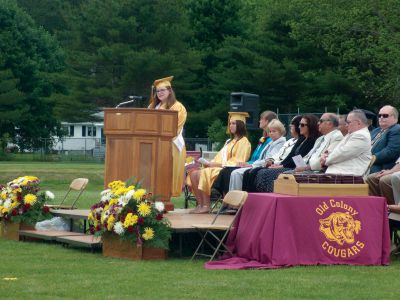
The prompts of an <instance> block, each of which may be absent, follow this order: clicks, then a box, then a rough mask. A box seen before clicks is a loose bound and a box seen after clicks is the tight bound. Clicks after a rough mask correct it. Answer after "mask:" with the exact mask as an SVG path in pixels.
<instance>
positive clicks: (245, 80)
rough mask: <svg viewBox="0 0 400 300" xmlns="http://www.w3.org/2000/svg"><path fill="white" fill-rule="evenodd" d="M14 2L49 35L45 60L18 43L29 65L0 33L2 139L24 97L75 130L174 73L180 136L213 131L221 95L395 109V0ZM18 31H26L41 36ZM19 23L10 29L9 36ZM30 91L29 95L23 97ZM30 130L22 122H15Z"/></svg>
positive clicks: (285, 105)
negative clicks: (182, 113)
mask: <svg viewBox="0 0 400 300" xmlns="http://www.w3.org/2000/svg"><path fill="white" fill-rule="evenodd" d="M4 3H6V4H4ZM11 3H12V2H11V1H3V4H2V6H3V7H12V9H13V10H17V11H18V14H21V13H22V11H21V10H18V9H17V7H16V6H15V5H12V4H11ZM17 3H18V5H19V6H21V7H23V8H24V9H25V12H26V13H29V14H30V16H31V17H32V18H33V19H35V21H36V23H37V24H39V25H41V26H43V27H44V28H45V29H46V30H47V31H49V32H50V33H51V34H52V35H53V36H50V35H48V34H44V35H45V36H46V38H44V39H45V40H47V44H46V45H47V46H46V47H47V48H49V49H54V51H50V52H46V51H44V52H45V55H42V57H40V55H36V56H37V57H40V59H36V57H35V56H32V55H31V54H32V53H34V49H38V52H39V53H42V52H43V49H45V48H46V47H44V46H41V45H39V46H34V47H31V45H32V44H33V45H38V41H36V40H35V39H33V40H32V39H31V38H30V37H29V36H26V37H24V41H25V43H26V44H27V45H28V47H27V48H28V49H27V51H26V52H27V53H28V57H30V58H32V59H29V60H28V59H25V55H20V51H19V50H18V49H19V48H18V45H17V44H18V43H19V42H18V41H19V38H18V37H19V36H18V34H16V35H15V36H16V37H17V38H15V39H13V41H10V36H11V35H10V34H11V32H13V30H14V29H13V28H11V29H10V30H8V29H7V30H5V31H4V32H2V36H1V38H2V46H0V49H3V50H4V51H5V52H4V53H6V52H7V53H8V52H9V53H11V54H7V55H6V56H4V57H6V58H7V59H8V61H10V57H13V58H14V59H13V60H12V61H13V65H12V66H11V65H4V67H1V68H0V108H1V105H2V103H3V102H2V100H1V96H2V93H3V94H4V97H7V95H8V93H9V94H10V95H14V94H15V93H17V92H19V93H22V95H18V94H15V97H13V99H14V100H13V101H15V103H12V102H8V103H9V105H8V107H7V111H9V112H10V116H9V117H8V119H6V121H7V122H8V123H7V124H5V123H4V122H5V121H3V120H2V121H3V123H0V126H1V127H2V128H6V127H7V132H10V133H11V131H12V130H13V129H14V126H13V125H12V123H11V121H8V120H12V119H13V118H14V119H16V118H18V117H17V115H18V114H21V115H25V113H24V112H25V111H28V112H29V115H33V112H31V106H30V103H31V100H30V97H33V96H35V97H33V98H35V99H39V100H40V102H41V101H43V99H42V97H43V95H39V94H49V96H46V97H48V99H49V102H46V103H47V104H46V105H48V107H49V109H48V110H47V111H46V114H50V115H52V116H54V118H55V119H57V120H63V121H86V120H88V119H90V114H91V113H92V112H93V111H95V110H96V109H99V108H101V107H103V106H115V104H116V103H119V102H121V101H122V100H123V99H125V98H126V97H127V96H128V95H143V96H147V95H149V91H150V86H151V83H152V82H153V81H154V79H157V78H161V77H163V76H167V75H175V79H174V82H173V87H174V90H175V92H176V95H177V98H178V99H179V100H180V101H181V102H182V103H183V104H184V105H185V106H186V108H187V110H188V113H189V114H188V120H187V123H186V126H185V133H186V136H187V137H205V136H206V133H207V128H208V126H210V124H212V122H213V121H215V119H220V120H221V121H222V122H224V120H225V118H226V112H227V111H228V110H229V105H228V104H229V95H230V93H231V92H239V91H244V92H250V93H255V94H258V95H260V99H261V103H260V109H261V111H262V110H265V109H270V110H276V108H279V110H280V111H281V112H294V111H296V110H297V107H299V108H300V110H301V111H324V108H325V107H326V108H327V109H328V110H330V111H336V110H337V109H340V111H343V112H346V111H348V110H350V109H352V108H353V106H357V107H364V108H367V109H369V110H377V109H378V108H379V106H381V105H383V104H392V105H398V104H399V101H400V100H399V99H400V84H399V82H400V81H399V73H400V72H399V71H400V47H398V45H399V43H400V28H399V26H398V25H397V23H398V20H397V19H398V16H399V14H400V6H399V5H398V1H396V0H382V1H362V0H355V1H344V0H339V1H334V2H332V1H328V0H322V1H318V2H315V1H314V2H304V1H302V0H282V1H277V0H231V1H228V0H223V1H221V0H189V1H184V0H178V1H176V0H155V1H148V0H118V1H117V0H110V1H101V0H93V1H82V0H37V1H29V0H18V1H17ZM26 13H23V14H25V15H26ZM27 22H28V21H27ZM29 22H30V23H29ZM29 22H28V23H29V24H32V26H31V27H32V28H33V29H30V30H31V31H33V32H36V31H40V32H42V33H43V31H42V30H39V29H38V28H36V27H35V25H34V24H33V23H32V22H31V21H29ZM25 23H26V22H25V21H21V22H19V24H20V25H19V29H24V28H25V27H26V26H25V25H24V24H25ZM3 28H5V29H6V28H8V27H7V26H3ZM24 30H25V29H24ZM7 32H8V34H7ZM40 36H41V37H42V36H43V34H41V35H40ZM53 38H56V39H57V40H58V42H59V44H61V45H62V47H63V50H64V52H65V62H66V69H65V70H64V71H63V72H49V70H51V69H53V70H59V69H60V68H59V67H58V66H60V65H61V64H60V63H61V62H62V59H60V58H61V56H60V53H61V52H60V51H59V49H58V48H57V46H50V47H48V45H49V43H50V42H49V41H48V40H49V39H53ZM14 40H15V41H14ZM3 41H4V45H9V47H7V48H6V47H5V46H4V45H3ZM50 44H51V43H50ZM53 44H54V43H53ZM16 46H17V47H16ZM15 49H17V50H15ZM39 50H40V51H39ZM1 57H3V56H1ZM43 62H49V63H47V65H53V68H48V67H46V64H43ZM2 64H3V59H0V66H2ZM3 71H5V73H2V72H3ZM3 81H4V83H3ZM39 83H40V84H39ZM42 84H43V85H42ZM36 85H39V86H40V88H36V90H35V93H33V91H34V89H33V87H34V86H36ZM13 93H14V94H13ZM26 93H28V94H26ZM21 96H22V98H23V99H22V100H23V101H22V102H21V99H19V97H21ZM4 97H3V98H4ZM24 99H25V100H24ZM28 99H29V101H28ZM35 101H36V100H33V101H32V103H33V104H35ZM4 111H5V110H4ZM1 113H2V110H1V109H0V114H1ZM39 122H41V120H37V119H33V120H32V122H28V121H27V120H24V121H23V125H24V127H25V128H27V127H29V126H33V124H37V123H39ZM39 124H40V126H36V127H40V128H46V127H52V128H53V127H54V126H50V124H49V125H48V126H47V125H46V126H42V123H39ZM46 130H48V129H46ZM28 134H30V135H32V134H33V133H32V132H27V133H26V134H25V135H28ZM35 134H37V135H38V136H39V135H43V133H42V132H35ZM24 143H25V141H24ZM26 143H28V144H29V143H30V141H29V140H27V141H26Z"/></svg>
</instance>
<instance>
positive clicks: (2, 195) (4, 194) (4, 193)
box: [1, 191, 7, 200]
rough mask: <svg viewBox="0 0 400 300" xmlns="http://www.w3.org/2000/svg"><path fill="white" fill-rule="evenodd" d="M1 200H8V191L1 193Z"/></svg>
mask: <svg viewBox="0 0 400 300" xmlns="http://www.w3.org/2000/svg"><path fill="white" fill-rule="evenodd" d="M1 199H3V200H6V199H7V192H6V191H2V192H1Z"/></svg>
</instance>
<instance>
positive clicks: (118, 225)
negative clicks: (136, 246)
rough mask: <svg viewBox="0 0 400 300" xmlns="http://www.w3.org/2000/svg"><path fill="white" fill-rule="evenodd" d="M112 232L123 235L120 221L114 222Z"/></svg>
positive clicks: (123, 230)
mask: <svg viewBox="0 0 400 300" xmlns="http://www.w3.org/2000/svg"><path fill="white" fill-rule="evenodd" d="M114 232H115V233H116V234H118V235H123V234H124V232H125V229H124V225H123V224H122V222H121V221H119V222H117V223H115V224H114Z"/></svg>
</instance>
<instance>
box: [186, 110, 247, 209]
mask: <svg viewBox="0 0 400 300" xmlns="http://www.w3.org/2000/svg"><path fill="white" fill-rule="evenodd" d="M230 114H231V116H230V117H229V132H230V134H231V138H230V139H229V140H227V141H226V142H225V145H224V147H223V148H222V149H221V150H220V151H219V152H218V154H217V155H216V156H215V158H214V159H213V160H212V161H211V162H209V163H206V164H204V166H205V168H204V169H200V170H196V171H193V172H191V173H190V183H191V186H192V189H193V193H194V195H195V196H196V200H197V207H196V208H195V209H194V210H192V211H191V212H190V213H194V214H202V213H208V212H210V194H211V187H212V185H213V183H214V181H215V179H216V178H217V177H218V174H219V172H221V170H222V168H223V167H232V166H238V165H240V163H244V162H246V161H247V160H248V159H249V157H250V153H251V144H250V142H249V140H248V139H247V137H246V134H247V132H246V125H245V124H246V123H245V116H246V115H247V116H248V114H247V113H236V112H235V113H230ZM243 120H244V121H243Z"/></svg>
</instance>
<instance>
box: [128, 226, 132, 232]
mask: <svg viewBox="0 0 400 300" xmlns="http://www.w3.org/2000/svg"><path fill="white" fill-rule="evenodd" d="M128 231H129V232H130V233H132V232H133V226H132V225H131V226H128Z"/></svg>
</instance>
